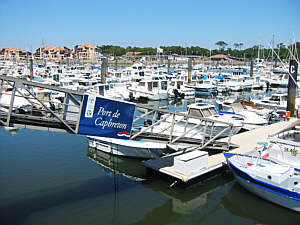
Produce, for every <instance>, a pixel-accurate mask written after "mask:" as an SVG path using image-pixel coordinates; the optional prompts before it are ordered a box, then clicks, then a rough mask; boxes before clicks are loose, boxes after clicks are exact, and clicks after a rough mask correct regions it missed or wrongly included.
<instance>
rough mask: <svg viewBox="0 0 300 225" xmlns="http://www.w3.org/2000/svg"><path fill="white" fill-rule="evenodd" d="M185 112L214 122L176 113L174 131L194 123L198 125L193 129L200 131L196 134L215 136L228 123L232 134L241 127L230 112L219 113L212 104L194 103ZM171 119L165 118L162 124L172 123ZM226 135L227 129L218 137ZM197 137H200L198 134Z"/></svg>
mask: <svg viewBox="0 0 300 225" xmlns="http://www.w3.org/2000/svg"><path fill="white" fill-rule="evenodd" d="M185 113H186V114H187V115H189V116H193V117H199V118H200V119H201V118H206V119H211V120H213V121H215V123H214V124H213V125H212V123H205V121H203V120H202V121H201V120H199V119H196V118H188V119H185V118H183V116H178V115H177V116H175V117H174V120H175V122H176V127H175V128H174V130H175V131H176V132H180V131H184V130H189V129H191V128H193V127H195V126H196V125H199V126H198V127H196V128H194V130H195V131H198V132H200V133H199V134H198V135H197V136H199V135H203V136H205V135H213V136H216V135H218V134H220V132H221V131H223V130H225V129H226V128H227V127H228V126H229V125H228V124H232V131H231V132H232V135H234V134H237V133H238V132H239V131H240V130H241V128H242V123H241V120H240V119H239V118H237V119H236V118H235V117H234V116H232V115H230V114H219V113H218V112H217V111H216V108H215V106H214V105H210V104H205V103H194V104H191V105H189V106H188V111H187V112H185ZM172 120H173V119H172V118H171V117H168V118H166V122H164V124H165V125H166V126H169V124H171V123H172ZM204 126H205V128H204ZM212 129H213V130H212ZM195 135H196V134H195ZM228 135H230V131H229V130H228V131H227V132H224V133H222V134H220V137H227V136H228ZM197 138H199V139H202V138H201V137H200V136H199V137H197Z"/></svg>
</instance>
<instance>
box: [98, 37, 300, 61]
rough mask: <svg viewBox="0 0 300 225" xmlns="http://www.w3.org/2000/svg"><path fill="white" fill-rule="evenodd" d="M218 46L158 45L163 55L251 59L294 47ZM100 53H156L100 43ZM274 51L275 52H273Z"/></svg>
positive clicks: (286, 52)
mask: <svg viewBox="0 0 300 225" xmlns="http://www.w3.org/2000/svg"><path fill="white" fill-rule="evenodd" d="M215 45H216V46H217V47H218V48H216V49H213V50H210V49H206V48H201V47H199V46H190V47H182V46H160V48H161V49H163V54H164V55H194V56H203V57H209V56H212V55H216V54H226V55H229V56H232V57H237V58H246V59H251V58H252V59H253V58H257V57H258V56H260V58H264V59H270V58H271V57H272V55H273V57H274V59H275V58H277V57H276V55H278V56H279V57H280V58H281V59H289V56H290V52H289V50H288V48H289V49H294V45H293V46H291V45H289V46H285V45H284V44H283V43H279V44H277V45H276V46H274V48H273V51H272V49H271V48H264V46H262V45H254V46H253V47H250V48H246V49H242V47H243V45H244V44H243V43H234V44H233V48H230V47H227V46H228V44H227V43H226V42H224V41H218V42H216V43H215ZM98 47H99V48H100V49H101V51H102V54H103V55H105V56H122V55H125V54H126V53H128V52H132V53H133V54H137V53H138V54H140V55H156V54H157V49H156V48H153V47H144V48H141V47H131V46H128V47H126V48H124V47H121V46H115V45H102V46H98ZM296 49H297V53H298V54H297V55H298V56H299V55H300V42H297V43H296ZM272 52H273V53H272ZM274 52H275V53H274Z"/></svg>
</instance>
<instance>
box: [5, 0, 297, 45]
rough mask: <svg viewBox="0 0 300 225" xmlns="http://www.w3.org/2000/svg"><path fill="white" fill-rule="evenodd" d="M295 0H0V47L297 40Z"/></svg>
mask: <svg viewBox="0 0 300 225" xmlns="http://www.w3.org/2000/svg"><path fill="white" fill-rule="evenodd" d="M299 12H300V0H281V1H279V0H224V1H222V0H181V1H179V0H173V1H171V0H148V1H144V0H105V1H103V0H81V1H79V0H65V1H64V0H50V1H43V0H0V28H1V31H0V34H1V35H0V48H3V47H17V48H22V49H27V50H31V49H32V50H35V49H36V48H38V47H40V46H42V45H54V46H67V47H69V48H73V47H74V46H75V45H76V44H84V43H90V44H96V45H108V44H112V45H120V46H123V47H127V46H139V47H148V46H150V47H157V46H160V45H163V46H166V45H180V46H184V47H185V46H201V47H204V48H211V49H216V48H217V46H216V45H215V43H216V42H217V41H220V40H221V41H225V42H226V43H228V47H231V48H233V44H234V43H243V44H244V46H243V48H247V47H252V46H253V45H257V44H259V43H261V44H262V45H264V46H265V47H269V45H270V41H271V39H272V35H273V34H274V35H275V43H280V42H282V43H284V44H290V42H291V39H292V38H294V37H295V38H296V40H297V41H299V40H300V18H299Z"/></svg>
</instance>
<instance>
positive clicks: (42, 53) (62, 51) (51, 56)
mask: <svg viewBox="0 0 300 225" xmlns="http://www.w3.org/2000/svg"><path fill="white" fill-rule="evenodd" d="M70 54H71V50H70V49H68V48H67V47H55V46H44V47H41V48H38V49H37V50H36V51H35V52H34V57H35V59H47V60H62V59H66V58H69V57H70Z"/></svg>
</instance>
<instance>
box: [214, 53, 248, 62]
mask: <svg viewBox="0 0 300 225" xmlns="http://www.w3.org/2000/svg"><path fill="white" fill-rule="evenodd" d="M210 59H211V60H215V61H225V60H239V61H242V60H243V59H241V58H237V57H232V56H228V55H224V54H217V55H213V56H211V57H210Z"/></svg>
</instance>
